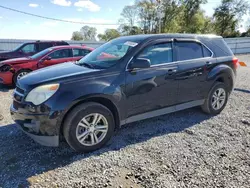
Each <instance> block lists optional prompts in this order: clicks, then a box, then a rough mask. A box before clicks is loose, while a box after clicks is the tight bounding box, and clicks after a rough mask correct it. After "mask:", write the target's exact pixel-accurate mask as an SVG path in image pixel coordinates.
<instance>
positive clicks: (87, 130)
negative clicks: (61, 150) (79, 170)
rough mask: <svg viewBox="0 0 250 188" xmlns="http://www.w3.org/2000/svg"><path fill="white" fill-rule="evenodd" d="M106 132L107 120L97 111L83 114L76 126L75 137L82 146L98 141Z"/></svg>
mask: <svg viewBox="0 0 250 188" xmlns="http://www.w3.org/2000/svg"><path fill="white" fill-rule="evenodd" d="M107 132H108V121H107V119H106V118H105V117H104V116H103V115H102V114H99V113H93V114H89V115H87V116H85V117H84V118H82V120H81V121H80V122H79V123H78V125H77V127H76V138H77V140H78V141H79V142H80V143H81V144H82V145H84V146H94V145H96V144H98V143H100V142H101V141H102V140H103V139H104V138H105V136H106V134H107Z"/></svg>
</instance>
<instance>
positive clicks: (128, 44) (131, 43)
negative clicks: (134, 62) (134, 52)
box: [124, 41, 138, 47]
mask: <svg viewBox="0 0 250 188" xmlns="http://www.w3.org/2000/svg"><path fill="white" fill-rule="evenodd" d="M124 44H125V45H127V46H131V47H135V46H137V45H138V43H136V42H131V41H127V42H125V43H124Z"/></svg>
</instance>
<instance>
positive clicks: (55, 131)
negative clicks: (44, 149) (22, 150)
mask: <svg viewBox="0 0 250 188" xmlns="http://www.w3.org/2000/svg"><path fill="white" fill-rule="evenodd" d="M16 103H17V102H16V101H15V100H14V103H13V104H12V105H11V107H10V113H11V116H12V119H13V120H14V121H15V122H16V124H17V125H18V126H19V127H20V128H21V129H22V130H23V131H24V132H25V133H26V134H27V135H28V136H30V137H31V138H32V139H34V140H35V141H36V142H38V143H39V144H41V145H44V146H58V145H59V134H60V125H59V122H60V120H59V119H60V116H59V115H58V113H57V112H49V113H48V112H47V113H37V112H36V113H33V112H30V110H34V107H32V105H29V104H22V103H19V104H16ZM38 107H39V106H38ZM38 107H37V108H38Z"/></svg>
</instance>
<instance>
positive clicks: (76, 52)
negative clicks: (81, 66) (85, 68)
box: [73, 49, 90, 57]
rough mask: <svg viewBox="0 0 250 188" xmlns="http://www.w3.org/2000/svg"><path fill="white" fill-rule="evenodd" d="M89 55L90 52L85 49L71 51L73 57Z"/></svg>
mask: <svg viewBox="0 0 250 188" xmlns="http://www.w3.org/2000/svg"><path fill="white" fill-rule="evenodd" d="M89 53H90V50H87V49H73V56H74V57H77V56H85V55H87V54H89Z"/></svg>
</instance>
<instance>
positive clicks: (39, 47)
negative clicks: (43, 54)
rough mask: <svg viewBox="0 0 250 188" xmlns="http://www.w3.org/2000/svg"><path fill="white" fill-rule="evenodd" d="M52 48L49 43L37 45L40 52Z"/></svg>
mask: <svg viewBox="0 0 250 188" xmlns="http://www.w3.org/2000/svg"><path fill="white" fill-rule="evenodd" d="M52 46H53V45H52V44H51V43H48V42H46V43H39V45H38V50H39V51H42V50H45V49H47V48H50V47H52Z"/></svg>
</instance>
